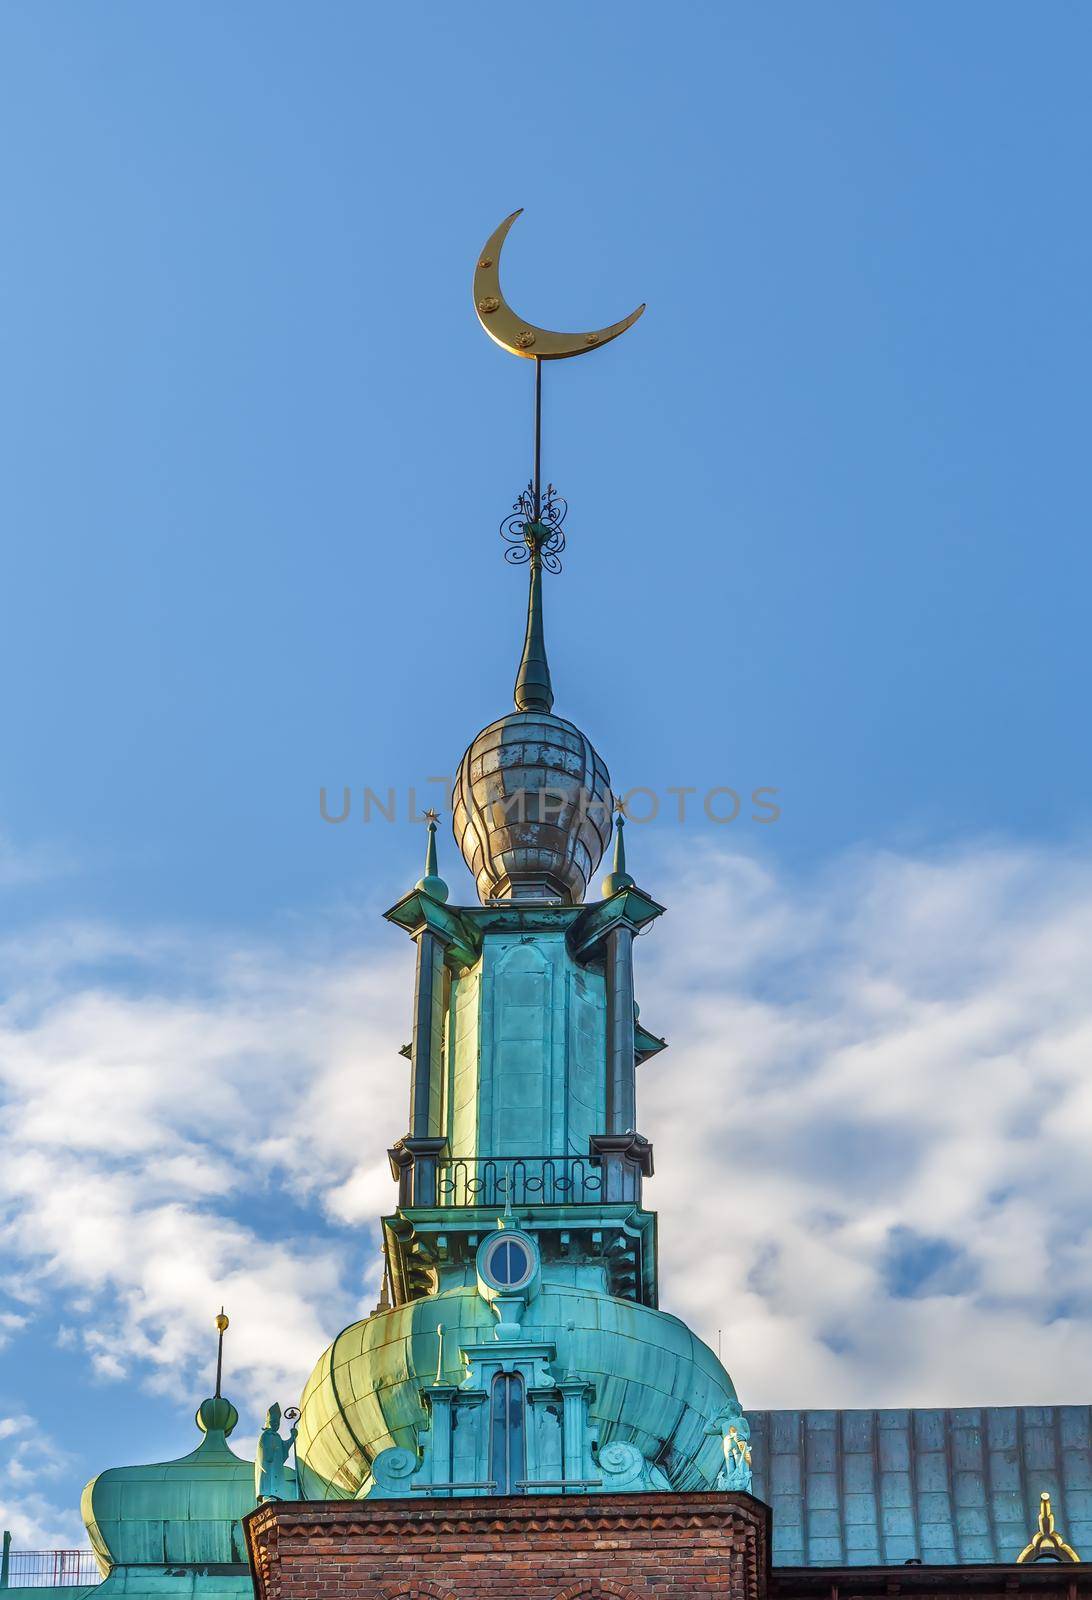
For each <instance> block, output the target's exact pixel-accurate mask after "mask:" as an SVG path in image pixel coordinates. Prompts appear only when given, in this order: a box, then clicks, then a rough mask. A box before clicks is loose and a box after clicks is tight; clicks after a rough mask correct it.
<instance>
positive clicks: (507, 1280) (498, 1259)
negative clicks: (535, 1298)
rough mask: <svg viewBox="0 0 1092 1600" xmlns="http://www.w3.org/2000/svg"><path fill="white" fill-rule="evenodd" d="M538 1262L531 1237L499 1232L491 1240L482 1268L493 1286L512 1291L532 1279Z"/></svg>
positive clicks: (480, 1267)
mask: <svg viewBox="0 0 1092 1600" xmlns="http://www.w3.org/2000/svg"><path fill="white" fill-rule="evenodd" d="M537 1264H538V1263H537V1260H536V1257H535V1250H534V1246H533V1245H532V1244H531V1241H530V1239H528V1238H526V1237H525V1236H524V1235H522V1234H518V1233H498V1234H496V1235H495V1236H494V1237H493V1238H492V1239H490V1240H489V1241H488V1242H487V1244H486V1247H485V1249H484V1250H483V1252H482V1254H481V1258H480V1266H479V1271H480V1272H481V1274H482V1277H483V1278H484V1279H485V1280H486V1282H487V1283H488V1284H489V1285H490V1286H491V1287H492V1288H494V1289H499V1290H501V1291H502V1292H505V1293H511V1292H512V1291H513V1290H519V1289H522V1288H523V1287H524V1286H525V1285H526V1284H527V1283H529V1282H530V1280H531V1278H532V1277H533V1276H534V1272H535V1267H536V1266H537Z"/></svg>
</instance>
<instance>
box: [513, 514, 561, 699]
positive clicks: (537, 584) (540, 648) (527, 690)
mask: <svg viewBox="0 0 1092 1600" xmlns="http://www.w3.org/2000/svg"><path fill="white" fill-rule="evenodd" d="M553 531H554V530H553V529H552V528H549V527H547V526H546V524H545V523H543V522H538V521H534V522H528V523H527V524H526V525H525V528H524V538H525V539H526V541H527V548H528V550H529V551H530V553H531V559H530V563H529V565H530V568H531V580H530V584H529V586H528V590H527V632H526V634H525V636H524V640H523V655H522V656H521V657H520V663H519V671H518V672H517V673H516V687H515V691H514V698H515V702H516V710H517V711H549V710H551V708H552V707H553V703H554V689H553V684H552V683H551V682H550V663H549V662H548V661H547V659H546V631H545V628H544V626H543V620H542V546H543V544H544V543H545V542H546V540H547V539H549V538H550V537H551V536H552V534H553Z"/></svg>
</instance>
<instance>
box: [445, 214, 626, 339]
mask: <svg viewBox="0 0 1092 1600" xmlns="http://www.w3.org/2000/svg"><path fill="white" fill-rule="evenodd" d="M522 211H523V207H522V206H521V207H520V209H519V211H513V213H512V215H511V216H510V217H505V219H504V221H503V222H502V223H501V225H500V227H499V228H498V229H497V230H496V232H495V233H491V234H490V235H489V238H488V239H487V240H486V241H485V244H484V245H483V246H482V249H481V254H480V255H479V256H478V265H477V266H476V267H475V269H474V310H475V311H476V312H477V313H478V321H479V322H480V323H481V325H482V327H483V328H484V329H485V331H486V333H487V334H488V335H489V337H490V338H491V339H493V340H494V341H495V342H496V343H497V344H499V345H500V347H501V349H502V350H511V352H512V354H513V355H514V356H526V357H527V358H528V359H529V360H534V359H536V358H537V359H539V360H540V361H560V360H561V359H562V358H563V357H564V356H582V355H585V354H586V353H587V352H588V351H589V350H597V349H598V348H599V346H600V345H601V344H608V343H609V342H610V340H611V339H617V337H618V335H619V334H620V333H625V331H626V329H627V328H632V327H633V324H634V323H635V322H636V321H637V318H638V317H639V316H640V315H641V312H642V311H643V310H644V309H645V308H644V306H643V305H639V306H638V307H637V309H636V311H631V312H630V314H629V316H628V317H624V318H623V319H622V321H621V322H612V323H611V325H610V327H609V328H594V329H593V330H592V331H591V332H590V333H552V332H551V331H550V329H549V328H539V327H537V326H536V325H535V324H534V323H533V322H525V321H524V320H523V318H522V317H520V316H518V315H517V314H516V312H514V311H513V310H512V307H511V306H510V305H509V304H508V302H507V300H506V299H505V298H504V295H503V294H502V293H501V286H500V254H501V250H502V249H503V248H504V241H505V239H506V238H507V237H508V230H509V228H510V227H511V226H512V224H513V222H515V220H516V218H517V217H518V216H520V215H521V214H522Z"/></svg>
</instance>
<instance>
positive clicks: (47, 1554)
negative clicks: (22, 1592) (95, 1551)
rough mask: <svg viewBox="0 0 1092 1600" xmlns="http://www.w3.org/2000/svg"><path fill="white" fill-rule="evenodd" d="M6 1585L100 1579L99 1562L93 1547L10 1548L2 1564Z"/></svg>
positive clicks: (35, 1585) (20, 1586) (28, 1586)
mask: <svg viewBox="0 0 1092 1600" xmlns="http://www.w3.org/2000/svg"><path fill="white" fill-rule="evenodd" d="M3 1577H4V1578H5V1579H6V1580H7V1581H6V1584H4V1585H3V1587H6V1588H9V1589H51V1588H55V1587H57V1586H59V1585H61V1584H64V1585H69V1584H71V1585H72V1586H73V1587H75V1586H77V1585H80V1584H83V1585H87V1584H92V1583H101V1582H102V1573H101V1572H100V1571H99V1564H98V1562H97V1561H96V1560H95V1557H94V1556H93V1555H92V1553H91V1551H90V1550H9V1551H7V1552H6V1560H5V1562H4V1566H3Z"/></svg>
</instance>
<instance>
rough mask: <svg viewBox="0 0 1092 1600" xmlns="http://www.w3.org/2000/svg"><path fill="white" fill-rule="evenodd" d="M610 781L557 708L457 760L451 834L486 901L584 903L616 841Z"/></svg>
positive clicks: (494, 732) (494, 728)
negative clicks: (611, 840)
mask: <svg viewBox="0 0 1092 1600" xmlns="http://www.w3.org/2000/svg"><path fill="white" fill-rule="evenodd" d="M611 810H612V799H611V787H610V774H609V773H608V771H607V768H606V765H605V763H604V762H603V760H602V758H601V757H600V756H599V755H598V754H597V753H596V751H595V749H594V747H593V745H592V743H591V740H590V739H589V738H588V737H587V735H586V734H584V733H582V732H581V731H580V729H579V728H578V727H576V726H575V724H574V723H572V722H566V721H565V719H564V718H563V717H557V716H554V714H553V713H552V712H551V711H546V710H528V711H513V712H509V714H508V715H507V716H504V717H499V718H498V719H497V721H496V722H491V723H490V724H489V726H488V728H483V729H482V731H481V733H479V734H478V736H477V738H476V739H475V740H474V741H473V743H472V744H471V745H470V747H469V748H468V750H467V751H466V754H465V755H464V756H463V758H462V760H461V761H460V763H459V771H458V775H457V777H456V779H455V787H454V791H453V794H452V827H453V829H454V832H455V839H456V842H457V844H458V846H459V849H460V850H461V851H462V854H463V859H464V861H465V862H466V864H467V866H468V867H469V868H470V870H471V872H472V873H473V874H474V878H475V880H476V882H477V886H478V895H479V897H480V899H481V900H482V902H483V903H484V902H485V901H487V900H497V899H514V900H563V901H566V902H568V903H570V904H573V905H576V904H579V902H580V901H581V900H583V898H584V892H585V890H586V889H587V887H588V883H589V881H590V879H591V877H592V875H593V874H594V872H595V870H596V868H597V867H598V865H599V862H600V861H601V860H602V857H603V853H604V851H605V850H606V848H607V845H608V844H609V842H610V836H611V826H612V822H611Z"/></svg>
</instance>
